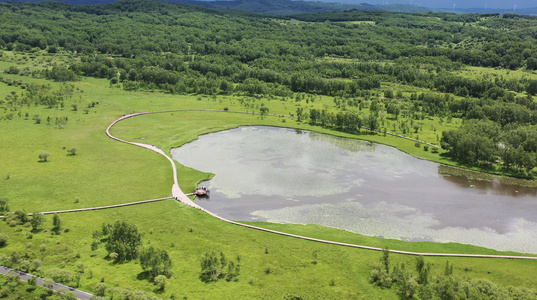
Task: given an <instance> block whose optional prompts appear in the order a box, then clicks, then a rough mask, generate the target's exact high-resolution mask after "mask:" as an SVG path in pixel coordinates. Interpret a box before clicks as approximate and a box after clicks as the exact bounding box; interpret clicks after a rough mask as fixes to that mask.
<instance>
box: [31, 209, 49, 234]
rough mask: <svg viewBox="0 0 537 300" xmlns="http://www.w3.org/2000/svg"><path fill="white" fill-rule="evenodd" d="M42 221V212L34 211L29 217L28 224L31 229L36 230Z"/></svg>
mask: <svg viewBox="0 0 537 300" xmlns="http://www.w3.org/2000/svg"><path fill="white" fill-rule="evenodd" d="M44 221H45V218H44V217H43V214H41V213H39V212H34V213H33V214H32V217H31V219H30V224H31V225H32V231H38V230H39V227H41V225H42V224H43V222H44Z"/></svg>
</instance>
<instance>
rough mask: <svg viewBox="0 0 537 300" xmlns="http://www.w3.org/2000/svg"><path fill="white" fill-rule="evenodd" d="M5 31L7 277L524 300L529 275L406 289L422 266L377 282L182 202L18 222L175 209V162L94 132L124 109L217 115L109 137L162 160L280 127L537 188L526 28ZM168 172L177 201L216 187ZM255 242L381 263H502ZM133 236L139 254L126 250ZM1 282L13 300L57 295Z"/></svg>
mask: <svg viewBox="0 0 537 300" xmlns="http://www.w3.org/2000/svg"><path fill="white" fill-rule="evenodd" d="M0 19H1V20H2V22H1V23H0V29H1V30H0V49H1V50H0V54H1V56H0V70H1V71H2V73H1V74H0V77H1V78H0V95H2V96H1V97H0V131H1V132H2V135H1V137H0V151H1V153H2V156H1V158H0V162H1V163H0V176H2V177H3V178H2V179H1V180H0V200H1V201H0V213H1V214H3V215H9V217H7V218H4V219H3V221H2V222H0V233H1V234H2V236H0V237H1V239H0V241H1V242H2V243H1V244H0V247H2V248H1V252H0V264H2V265H6V266H10V267H13V268H18V269H21V270H24V271H31V272H33V273H36V274H40V275H41V276H44V277H50V278H51V279H53V280H55V281H59V282H63V283H66V284H68V285H72V286H78V287H80V288H81V289H83V290H87V291H90V292H92V293H94V294H96V295H101V296H105V297H107V298H113V299H118V298H119V299H143V298H152V297H160V298H166V299H167V298H172V297H173V298H175V299H178V298H180V297H182V298H195V299H198V298H220V299H240V298H243V299H251V298H266V299H282V298H284V299H297V298H301V299H319V298H324V299H357V298H358V299H372V298H381V299H397V298H403V299H405V298H412V297H414V298H422V299H431V298H432V299H436V298H435V297H438V298H442V297H444V296H442V295H450V297H451V296H453V297H455V296H454V295H456V296H457V297H459V298H461V299H464V297H467V298H472V297H473V298H476V297H481V298H482V299H489V298H493V297H497V298H502V299H503V298H509V297H510V298H513V299H517V297H518V298H520V297H523V298H527V299H532V298H531V297H533V298H535V291H534V290H532V289H534V288H535V280H536V277H537V274H536V273H535V271H534V270H535V263H536V262H535V261H521V260H500V259H491V260H484V259H475V258H474V259H473V258H450V259H449V263H447V261H448V259H446V258H427V259H426V260H425V261H426V264H425V265H426V266H427V263H430V265H428V266H427V267H423V266H422V268H421V269H419V270H417V272H414V269H415V265H416V259H415V258H414V257H409V256H404V255H391V256H390V260H391V262H392V264H391V265H389V264H388V266H390V267H389V268H388V267H386V266H387V264H386V257H385V256H383V254H382V253H378V252H372V251H367V250H358V249H352V248H342V247H338V246H334V245H323V244H315V243H313V242H309V241H300V240H295V239H291V238H288V237H281V236H274V235H272V234H269V233H263V232H257V231H252V230H250V229H247V228H240V227H237V226H234V225H231V224H227V223H222V222H220V221H218V220H216V219H214V218H212V217H211V216H209V215H206V214H204V213H203V212H200V211H197V210H194V209H191V208H189V207H186V206H184V205H181V204H180V203H178V202H176V201H174V200H165V201H162V202H156V203H151V204H143V205H138V206H131V207H126V208H115V209H109V210H102V211H91V212H80V213H69V214H61V215H57V216H56V217H54V216H49V215H47V216H45V217H43V218H39V217H36V218H34V217H29V216H28V215H27V213H30V212H43V211H51V210H62V209H72V208H84V207H94V206H103V205H111V204H119V203H128V202H133V201H139V200H146V199H154V198H161V197H167V196H170V194H171V191H170V189H171V185H172V176H171V171H170V170H171V169H170V166H169V162H168V161H166V160H165V159H163V158H162V157H159V156H158V155H157V154H155V153H152V152H151V151H147V150H145V149H142V148H137V147H134V146H130V145H126V144H122V143H118V142H116V141H113V140H111V139H109V138H108V137H106V135H105V134H104V130H105V128H106V127H107V126H108V125H109V124H110V123H111V122H113V121H114V120H115V119H117V118H118V117H119V116H121V115H124V114H127V113H132V112H134V111H136V112H140V111H160V110H172V109H214V110H220V111H213V112H202V111H181V112H174V113H166V114H158V115H147V116H143V117H137V118H134V119H129V120H125V121H122V122H121V123H119V124H118V125H116V126H115V127H114V128H113V133H114V135H116V136H118V137H120V138H124V139H127V140H131V141H140V139H143V142H144V143H149V144H153V145H156V146H159V147H160V148H162V149H164V150H165V151H168V150H169V149H170V148H171V147H176V146H180V145H182V144H184V143H187V142H191V141H193V140H195V139H196V138H197V137H198V136H199V135H201V134H206V133H210V132H214V131H218V130H225V129H229V128H234V127H237V126H245V125H270V126H285V127H292V128H298V129H304V130H315V131H319V132H325V133H330V134H334V135H339V136H344V137H349V138H362V139H366V140H371V141H375V142H381V143H385V144H388V145H392V146H396V147H398V148H399V149H401V150H403V151H405V152H408V153H411V154H413V155H415V156H418V157H422V158H426V159H429V160H433V161H438V162H441V163H445V164H452V165H459V166H463V167H467V168H473V169H479V170H484V171H488V172H492V173H503V174H508V175H514V176H520V177H529V178H533V177H534V176H535V168H534V167H535V166H536V165H537V136H535V126H537V112H536V111H535V110H536V103H535V101H534V95H535V94H536V93H537V74H535V71H534V70H536V69H537V54H536V53H537V52H536V47H537V46H536V45H537V43H535V36H536V35H535V33H536V32H537V20H534V19H532V18H520V17H518V16H514V15H507V16H499V15H477V14H470V15H452V14H440V13H427V14H403V13H386V12H358V11H352V12H340V13H334V14H326V15H325V14H313V15H300V16H295V17H293V18H271V17H267V16H261V15H255V14H251V13H244V12H237V11H232V12H227V11H217V10H210V9H206V8H195V7H191V6H185V5H178V4H172V3H160V2H157V1H133V0H130V1H127V0H126V1H119V2H116V3H112V4H107V5H94V6H83V5H80V6H71V5H67V4H63V3H58V2H42V3H35V4H29V3H2V4H0ZM232 111H242V112H249V114H236V113H232ZM254 113H256V114H254ZM390 132H392V133H394V134H398V135H401V136H406V137H409V138H413V139H415V140H420V141H424V142H428V143H430V144H432V146H427V147H426V145H424V144H423V143H420V142H415V141H413V140H412V141H411V140H406V139H402V138H399V137H396V136H393V135H389V134H388V133H390ZM435 146H438V147H439V148H437V147H435ZM177 167H178V170H179V180H180V182H179V183H180V185H181V187H182V188H183V190H184V191H191V190H192V189H193V188H194V187H195V186H196V185H197V183H199V182H200V181H203V180H206V179H208V178H210V176H211V174H205V173H202V172H199V171H196V170H192V169H189V168H187V167H184V166H181V165H179V164H177ZM9 212H16V213H9ZM8 213H9V214H8ZM36 215H38V214H36ZM116 221H118V222H119V223H116ZM259 225H260V226H264V227H268V228H274V229H277V230H281V231H285V232H291V233H296V234H301V235H306V236H312V237H317V238H325V239H330V240H335V241H342V242H348V243H356V244H367V245H372V246H377V247H387V248H390V249H399V250H409V251H419V252H443V253H448V252H452V253H483V254H498V253H499V252H497V251H494V250H490V249H483V248H478V247H472V246H469V245H458V244H435V243H408V242H402V241H396V240H386V239H379V238H373V237H365V236H361V235H357V234H351V233H348V232H344V231H341V230H336V229H329V228H322V227H319V226H310V225H308V226H302V225H281V224H265V223H263V224H259ZM114 230H117V231H114ZM118 232H119V233H121V234H118ZM127 233H128V234H127ZM124 235H125V236H127V235H128V236H130V237H131V238H129V239H127V240H128V241H124V240H121V239H120V238H117V237H118V236H124ZM127 246H128V247H127ZM133 249H134V250H133ZM127 250H128V251H127ZM126 251H127V252H126ZM125 253H127V254H125ZM222 254H223V255H222ZM149 257H158V258H159V259H156V260H151V259H149ZM381 258H382V260H380V259H381ZM403 265H405V266H406V267H404V266H403ZM446 266H447V267H446ZM450 266H451V267H450ZM405 268H406V269H405ZM446 269H447V271H446ZM423 270H427V274H425V275H424V272H425V271H423ZM159 276H162V277H159ZM420 276H421V277H420ZM424 278H425V279H427V280H425V279H424ZM0 282H2V287H0V294H1V295H5V296H6V297H12V298H13V299H14V298H15V297H19V296H16V295H22V294H24V293H25V291H26V292H27V293H28V295H33V296H26V298H28V299H31V298H39V297H49V296H51V295H49V294H48V293H47V292H46V291H45V292H43V291H41V290H39V289H37V291H38V293H42V294H43V296H39V295H36V294H35V293H37V292H35V291H34V290H32V289H31V288H30V289H27V290H26V289H25V288H22V287H20V286H19V285H18V283H16V282H15V281H13V280H12V279H11V278H8V279H5V280H4V279H1V280H0ZM372 283H374V284H372ZM428 283H430V284H428ZM389 287H393V288H392V289H390V288H389ZM137 290H140V291H143V292H138V291H137ZM442 293H443V294H442ZM155 295H156V296H155ZM521 295H522V296H521ZM21 297H24V296H21ZM52 297H61V296H55V295H52ZM136 297H137V298H136ZM446 297H447V296H446ZM487 297H488V298H487ZM442 299H445V297H444V298H442Z"/></svg>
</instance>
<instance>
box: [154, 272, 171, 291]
mask: <svg viewBox="0 0 537 300" xmlns="http://www.w3.org/2000/svg"><path fill="white" fill-rule="evenodd" d="M166 282H168V278H166V276H164V275H158V276H157V277H155V284H156V285H157V286H158V287H159V290H161V291H164V288H165V287H166Z"/></svg>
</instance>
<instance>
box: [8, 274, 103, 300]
mask: <svg viewBox="0 0 537 300" xmlns="http://www.w3.org/2000/svg"><path fill="white" fill-rule="evenodd" d="M9 272H14V273H15V274H17V275H18V276H19V278H20V279H21V280H24V281H28V279H30V278H31V277H35V278H36V279H37V285H39V286H43V278H41V277H37V276H33V275H32V274H28V273H24V272H22V271H18V270H14V269H10V268H8V267H4V266H0V273H1V274H4V275H7V273H9ZM52 290H54V291H57V290H62V291H64V292H75V293H76V297H77V298H78V299H83V300H87V299H90V298H91V297H92V296H93V294H90V293H87V292H84V291H81V290H77V289H75V288H72V287H69V286H66V285H63V284H60V283H54V286H53V287H52Z"/></svg>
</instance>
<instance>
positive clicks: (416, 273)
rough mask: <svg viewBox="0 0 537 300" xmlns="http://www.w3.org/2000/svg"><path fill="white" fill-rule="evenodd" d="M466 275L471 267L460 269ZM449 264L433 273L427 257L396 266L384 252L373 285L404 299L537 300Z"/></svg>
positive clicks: (528, 292)
mask: <svg viewBox="0 0 537 300" xmlns="http://www.w3.org/2000/svg"><path fill="white" fill-rule="evenodd" d="M459 269H463V270H464V272H465V273H468V272H472V267H471V266H468V265H466V266H464V267H460V268H459ZM453 270H454V265H453V264H452V263H450V262H449V261H446V264H445V266H444V268H443V270H442V271H441V272H439V271H436V272H433V270H432V266H431V264H426V263H425V260H424V259H423V257H421V256H419V257H417V258H416V264H415V265H414V266H412V265H405V264H404V263H400V264H394V263H393V262H391V260H390V255H389V252H388V250H387V249H386V250H384V252H383V255H382V257H381V259H380V264H375V265H373V270H372V271H371V277H370V279H371V283H373V284H375V285H377V286H380V287H383V288H391V289H395V290H396V291H397V293H398V294H399V296H400V297H401V298H402V299H412V298H418V299H461V300H462V299H528V300H530V299H537V293H536V292H535V291H534V290H530V289H525V288H514V287H505V286H500V285H497V284H495V283H493V282H490V281H489V280H486V279H477V278H470V277H469V276H468V275H467V274H454V271H453Z"/></svg>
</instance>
